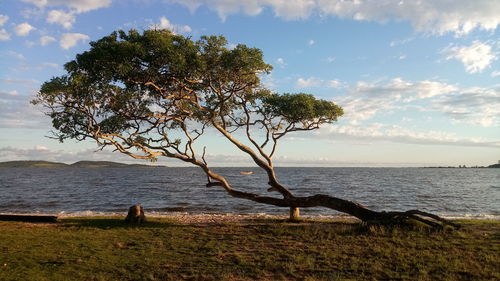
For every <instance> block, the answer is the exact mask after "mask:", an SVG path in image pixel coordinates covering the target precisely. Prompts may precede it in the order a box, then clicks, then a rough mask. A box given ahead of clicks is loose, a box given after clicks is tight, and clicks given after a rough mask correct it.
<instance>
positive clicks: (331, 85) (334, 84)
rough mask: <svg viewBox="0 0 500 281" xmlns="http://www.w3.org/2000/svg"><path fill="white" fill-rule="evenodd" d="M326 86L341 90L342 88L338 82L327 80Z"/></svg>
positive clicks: (341, 84)
mask: <svg viewBox="0 0 500 281" xmlns="http://www.w3.org/2000/svg"><path fill="white" fill-rule="evenodd" d="M326 85H327V86H328V87H329V88H341V87H342V86H343V83H342V82H340V81H339V80H328V81H327V82H326Z"/></svg>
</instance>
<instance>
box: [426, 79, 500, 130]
mask: <svg viewBox="0 0 500 281" xmlns="http://www.w3.org/2000/svg"><path fill="white" fill-rule="evenodd" d="M431 105H432V109H433V110H435V111H438V112H442V113H444V114H447V115H448V116H450V117H451V118H452V119H453V120H454V121H455V122H460V123H465V124H470V125H475V126H482V127H493V126H498V125H500V90H499V89H496V90H495V89H485V88H480V87H474V88H468V89H461V90H460V91H459V92H456V93H453V94H450V95H445V96H442V97H439V98H438V99H435V100H433V101H432V104H431Z"/></svg>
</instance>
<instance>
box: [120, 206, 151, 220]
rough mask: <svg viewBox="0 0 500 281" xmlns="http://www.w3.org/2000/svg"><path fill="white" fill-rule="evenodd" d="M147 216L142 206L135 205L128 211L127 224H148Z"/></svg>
mask: <svg viewBox="0 0 500 281" xmlns="http://www.w3.org/2000/svg"><path fill="white" fill-rule="evenodd" d="M146 221H147V220H146V216H145V215H144V209H143V208H142V206H141V205H134V206H132V207H130V208H129V209H128V214H127V217H126V218H125V222H128V223H144V222H146Z"/></svg>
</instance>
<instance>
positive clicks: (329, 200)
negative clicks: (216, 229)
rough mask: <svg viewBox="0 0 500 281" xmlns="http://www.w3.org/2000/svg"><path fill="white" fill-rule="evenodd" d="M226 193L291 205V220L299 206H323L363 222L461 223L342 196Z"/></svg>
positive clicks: (416, 211)
mask: <svg viewBox="0 0 500 281" xmlns="http://www.w3.org/2000/svg"><path fill="white" fill-rule="evenodd" d="M228 193H229V194H230V195H231V196H234V197H237V198H244V199H248V200H252V201H255V202H259V203H264V204H269V205H274V206H279V207H289V208H290V219H292V220H293V218H294V217H295V214H296V215H297V217H298V215H299V214H298V210H299V207H301V208H308V207H326V208H330V209H333V210H336V211H339V212H342V213H346V214H349V215H351V216H353V217H356V218H358V219H360V220H361V221H363V222H365V223H376V224H394V225H395V224H408V223H409V222H411V221H419V222H421V223H424V224H426V225H428V226H430V227H433V228H436V229H442V228H444V226H446V225H450V226H453V227H455V228H459V227H460V225H458V224H455V223H453V222H450V221H448V220H446V219H443V218H441V217H439V216H437V215H434V214H430V213H427V212H422V211H419V210H409V211H405V212H378V211H373V210H370V209H368V208H366V207H365V206H363V205H361V204H359V203H357V202H354V201H349V200H345V199H340V198H336V197H332V196H329V195H324V194H317V195H313V196H307V197H295V196H291V197H288V198H275V197H269V196H260V195H257V194H253V193H248V192H242V191H236V190H230V191H228ZM295 210H296V212H295Z"/></svg>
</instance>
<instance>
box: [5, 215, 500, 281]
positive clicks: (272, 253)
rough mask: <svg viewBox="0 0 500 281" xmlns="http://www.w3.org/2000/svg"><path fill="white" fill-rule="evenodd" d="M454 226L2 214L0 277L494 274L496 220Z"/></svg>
mask: <svg viewBox="0 0 500 281" xmlns="http://www.w3.org/2000/svg"><path fill="white" fill-rule="evenodd" d="M460 223H462V224H463V228H462V229H461V230H459V231H442V232H429V231H426V230H409V229H401V228H377V227H363V226H360V225H357V224H352V223H345V222H310V221H305V222H300V223H289V222H285V221H276V220H274V221H272V220H258V221H253V222H249V223H245V224H230V223H226V224H205V225H202V224H198V225H186V224H180V223H178V222H176V221H174V220H169V219H150V222H148V223H147V224H145V225H142V226H130V225H126V224H125V223H124V222H123V218H72V219H64V220H62V221H61V222H59V223H57V224H29V223H18V222H0V280H256V279H258V280H499V279H500V272H499V271H500V222H499V221H461V222H460Z"/></svg>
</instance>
